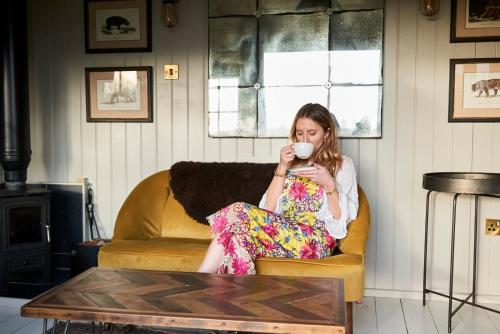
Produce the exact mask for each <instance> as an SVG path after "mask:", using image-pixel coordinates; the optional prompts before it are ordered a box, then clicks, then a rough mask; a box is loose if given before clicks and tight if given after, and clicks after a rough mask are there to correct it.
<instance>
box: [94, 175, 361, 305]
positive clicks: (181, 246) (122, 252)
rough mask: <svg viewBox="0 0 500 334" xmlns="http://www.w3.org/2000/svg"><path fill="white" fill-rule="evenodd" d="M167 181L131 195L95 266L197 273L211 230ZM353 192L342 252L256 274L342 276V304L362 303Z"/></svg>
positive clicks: (283, 262)
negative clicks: (190, 212)
mask: <svg viewBox="0 0 500 334" xmlns="http://www.w3.org/2000/svg"><path fill="white" fill-rule="evenodd" d="M169 181H170V177H169V171H161V172H158V173H156V174H154V175H152V176H150V177H148V178H146V179H144V180H143V181H142V182H140V183H139V184H138V185H137V186H136V187H135V189H134V190H133V191H132V192H131V193H130V195H129V196H128V198H127V199H126V200H125V202H124V204H123V206H122V208H121V210H120V212H119V214H118V217H117V219H116V224H115V229H114V234H113V239H112V241H111V242H110V243H109V244H107V245H105V246H103V247H101V249H100V251H99V266H100V267H115V268H128V269H146V270H167V271H196V269H197V268H198V266H199V265H200V263H201V261H202V259H203V256H204V255H205V252H206V249H207V246H208V244H209V243H210V237H211V235H210V230H209V227H208V226H207V225H203V224H200V223H197V222H195V221H194V220H193V219H191V218H190V217H189V216H188V215H187V214H186V212H185V210H184V208H183V207H182V206H181V204H180V203H179V202H178V201H177V200H176V199H175V198H174V196H173V194H172V192H171V190H170V187H169ZM358 191H359V213H358V218H357V219H356V220H355V221H353V222H351V223H350V224H349V226H348V230H349V233H348V236H347V237H346V238H344V239H342V240H341V241H340V244H339V248H340V251H341V252H342V254H338V255H334V256H331V257H327V258H322V259H311V260H299V259H282V258H259V259H257V274H261V275H285V276H313V277H339V278H344V286H345V300H346V302H352V301H357V300H359V299H361V298H362V297H363V288H364V276H365V255H364V254H365V244H366V241H367V239H368V233H369V229H370V209H369V206H368V202H367V199H366V196H365V194H364V192H363V190H362V189H361V187H359V188H358Z"/></svg>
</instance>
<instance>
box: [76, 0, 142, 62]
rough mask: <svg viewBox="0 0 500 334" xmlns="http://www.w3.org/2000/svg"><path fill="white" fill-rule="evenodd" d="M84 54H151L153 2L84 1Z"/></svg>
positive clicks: (136, 0) (119, 0)
mask: <svg viewBox="0 0 500 334" xmlns="http://www.w3.org/2000/svg"><path fill="white" fill-rule="evenodd" d="M84 7H85V9H84V12H85V52H86V53H114V52H151V0H84Z"/></svg>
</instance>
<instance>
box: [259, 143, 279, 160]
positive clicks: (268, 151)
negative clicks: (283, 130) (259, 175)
mask: <svg viewBox="0 0 500 334" xmlns="http://www.w3.org/2000/svg"><path fill="white" fill-rule="evenodd" d="M272 141H273V140H272V139H268V138H255V139H254V140H253V145H254V159H255V161H256V162H273V161H276V159H279V153H278V156H276V155H275V154H274V153H273V152H274V150H273V149H272V145H273V144H272Z"/></svg>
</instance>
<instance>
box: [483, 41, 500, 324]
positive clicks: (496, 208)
mask: <svg viewBox="0 0 500 334" xmlns="http://www.w3.org/2000/svg"><path fill="white" fill-rule="evenodd" d="M495 53H496V57H500V43H495ZM492 131H493V134H492V137H491V148H492V149H491V153H490V154H491V157H492V158H491V160H492V161H491V167H490V171H492V172H495V173H500V154H499V151H500V150H499V149H498V148H499V147H500V123H493V124H492ZM489 215H490V217H488V218H494V219H500V199H494V200H493V199H492V200H491V209H490V212H489ZM479 224H482V225H483V229H484V220H483V221H480V222H479ZM483 229H481V231H483ZM481 233H482V234H483V235H484V233H483V232H481ZM488 239H489V240H488V244H489V252H488V254H489V269H490V272H489V275H488V278H489V282H488V284H487V290H486V293H488V294H492V295H496V296H500V286H499V284H498V277H500V268H499V267H500V266H499V265H498V254H500V242H499V240H498V237H497V239H495V237H489V238H488ZM498 319H500V318H498V317H497V320H498ZM497 323H499V322H497Z"/></svg>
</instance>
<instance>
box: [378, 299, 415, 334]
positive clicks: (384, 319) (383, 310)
mask: <svg viewBox="0 0 500 334" xmlns="http://www.w3.org/2000/svg"><path fill="white" fill-rule="evenodd" d="M375 312H376V313H377V326H378V333H379V334H382V333H388V334H389V333H390V334H405V333H407V330H406V325H405V321H404V316H403V310H402V308H401V301H400V299H395V298H377V299H376V300H375Z"/></svg>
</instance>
